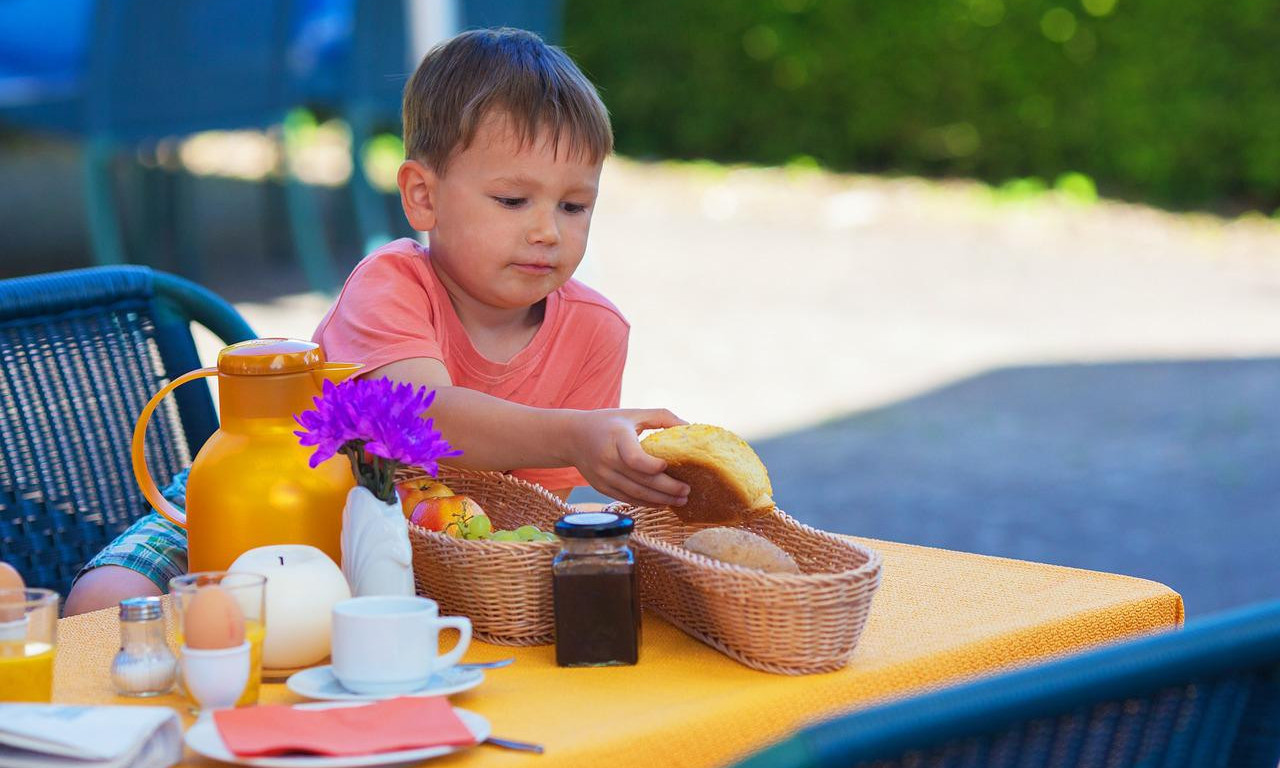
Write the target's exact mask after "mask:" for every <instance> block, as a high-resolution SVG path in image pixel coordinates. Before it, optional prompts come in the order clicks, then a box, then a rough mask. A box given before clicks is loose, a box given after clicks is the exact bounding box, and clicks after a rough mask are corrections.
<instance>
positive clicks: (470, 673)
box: [285, 664, 484, 701]
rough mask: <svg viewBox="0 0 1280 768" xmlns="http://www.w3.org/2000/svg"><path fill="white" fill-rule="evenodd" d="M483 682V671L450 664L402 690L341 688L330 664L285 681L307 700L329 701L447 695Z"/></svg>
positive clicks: (297, 673) (313, 668)
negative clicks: (387, 691) (358, 691)
mask: <svg viewBox="0 0 1280 768" xmlns="http://www.w3.org/2000/svg"><path fill="white" fill-rule="evenodd" d="M482 682H484V672H482V671H481V670H479V669H474V668H469V669H459V668H458V667H449V668H448V669H443V670H441V671H439V672H437V673H435V674H434V675H432V676H431V679H430V680H428V681H427V684H426V685H424V686H423V687H421V688H418V689H415V690H412V691H404V692H401V693H353V692H352V691H348V690H347V689H346V688H343V687H342V683H339V682H338V678H336V677H334V676H333V667H332V666H330V665H328V664H326V665H324V666H323V667H311V668H310V669H304V670H302V671H301V672H296V673H294V674H293V675H291V676H290V677H289V680H288V681H287V682H286V683H285V685H287V686H288V687H289V690H291V691H293V692H294V693H296V694H298V695H299V696H306V697H307V698H308V699H329V700H331V701H378V700H379V699H394V698H395V697H397V696H448V695H450V694H453V693H459V692H461V691H469V690H471V689H472V688H475V687H476V686H477V685H479V684H480V683H482Z"/></svg>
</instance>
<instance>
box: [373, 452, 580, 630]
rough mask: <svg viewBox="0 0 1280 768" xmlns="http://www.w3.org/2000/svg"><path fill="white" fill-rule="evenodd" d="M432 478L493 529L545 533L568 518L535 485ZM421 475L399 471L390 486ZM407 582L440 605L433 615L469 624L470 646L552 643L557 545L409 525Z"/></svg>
mask: <svg viewBox="0 0 1280 768" xmlns="http://www.w3.org/2000/svg"><path fill="white" fill-rule="evenodd" d="M440 470H441V471H440V475H439V477H438V478H437V479H438V480H440V481H441V482H443V483H444V484H445V485H447V486H449V489H450V490H452V491H453V492H454V493H457V494H465V495H467V496H470V497H471V498H473V499H475V500H476V501H477V502H478V503H479V504H480V506H481V507H482V508H484V511H485V514H487V515H488V516H489V519H490V520H492V521H493V527H494V529H495V530H496V529H506V530H512V529H515V528H518V527H520V526H522V525H536V526H537V527H538V528H540V529H542V530H544V531H550V530H551V529H552V526H553V525H554V524H555V521H556V520H558V519H559V518H560V516H561V515H563V514H566V513H568V512H572V511H573V510H572V509H570V508H569V507H568V506H566V505H565V504H564V502H562V501H560V499H559V498H558V497H556V496H554V495H552V494H550V493H548V492H547V491H545V490H543V489H542V488H540V487H539V486H536V485H533V484H531V483H527V482H525V481H523V480H519V479H517V478H514V477H510V476H508V475H504V474H501V473H499V472H471V471H467V470H459V469H451V468H446V467H441V468H440ZM423 477H427V475H426V474H425V473H423V472H421V471H420V470H406V471H405V472H402V473H400V474H398V475H397V476H396V481H397V482H406V481H410V480H416V479H420V478H423ZM409 543H410V545H412V547H413V580H414V584H415V586H416V587H417V592H418V594H419V595H423V596H425V597H429V598H431V599H432V600H435V601H437V602H438V603H440V613H441V614H448V615H453V616H466V617H467V618H469V619H471V633H472V636H473V637H475V638H476V639H477V640H483V641H484V642H486V643H494V644H496V645H547V644H549V643H553V642H555V614H554V608H553V605H552V596H551V561H552V559H554V558H555V556H556V553H557V552H559V551H560V545H559V544H558V543H555V542H546V541H480V540H475V541H472V540H467V539H459V538H454V537H452V536H446V535H445V534H443V533H437V532H435V531H428V530H426V529H425V528H422V527H420V526H417V525H412V524H410V526H409Z"/></svg>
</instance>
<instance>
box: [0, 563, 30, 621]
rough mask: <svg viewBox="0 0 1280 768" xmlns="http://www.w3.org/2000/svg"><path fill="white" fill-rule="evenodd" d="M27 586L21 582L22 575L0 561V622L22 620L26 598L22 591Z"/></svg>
mask: <svg viewBox="0 0 1280 768" xmlns="http://www.w3.org/2000/svg"><path fill="white" fill-rule="evenodd" d="M26 588H27V585H26V584H25V583H23V581H22V574H20V573H18V569H17V568H14V567H13V566H12V565H9V564H8V563H6V562H3V561H0V622H6V621H17V620H18V619H21V618H22V614H23V605H24V603H25V602H26V596H25V595H24V594H23V593H22V590H24V589H26Z"/></svg>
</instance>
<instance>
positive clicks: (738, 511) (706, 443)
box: [641, 424, 774, 525]
mask: <svg viewBox="0 0 1280 768" xmlns="http://www.w3.org/2000/svg"><path fill="white" fill-rule="evenodd" d="M641 446H642V447H643V448H644V449H645V451H647V452H648V453H650V454H651V455H653V456H656V457H658V458H660V459H663V460H665V461H666V462H667V470H666V471H667V474H668V475H670V476H672V477H674V478H675V479H677V480H679V481H681V482H683V483H685V484H687V485H688V486H689V501H688V502H687V503H686V504H684V505H683V506H679V507H671V511H672V512H674V513H675V515H676V516H677V517H679V518H680V520H681V521H682V522H685V523H691V524H696V525H741V524H742V523H745V522H747V521H749V520H754V519H755V518H757V517H760V516H762V515H767V514H769V513H770V512H772V511H773V509H774V503H773V498H772V494H773V488H772V486H771V485H770V484H769V473H768V471H766V470H765V467H764V463H763V462H761V461H760V457H759V456H757V455H756V453H755V451H753V450H751V446H750V445H747V443H746V441H744V440H743V439H742V438H740V437H738V436H737V435H735V434H733V433H732V432H730V431H729V430H727V429H722V428H720V427H715V426H711V425H708V424H686V425H682V426H678V427H670V428H668V429H664V430H662V431H661V432H655V433H653V434H651V435H649V436H648V437H646V438H645V439H644V440H643V441H641Z"/></svg>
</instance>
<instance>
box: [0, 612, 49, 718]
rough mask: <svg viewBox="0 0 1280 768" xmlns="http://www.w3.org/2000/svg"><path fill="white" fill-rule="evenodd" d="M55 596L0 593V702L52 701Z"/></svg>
mask: <svg viewBox="0 0 1280 768" xmlns="http://www.w3.org/2000/svg"><path fill="white" fill-rule="evenodd" d="M57 634H58V593H57V592H54V591H53V590H49V589H0V699H3V700H4V701H37V702H48V701H52V700H53V652H54V646H55V645H57Z"/></svg>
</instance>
